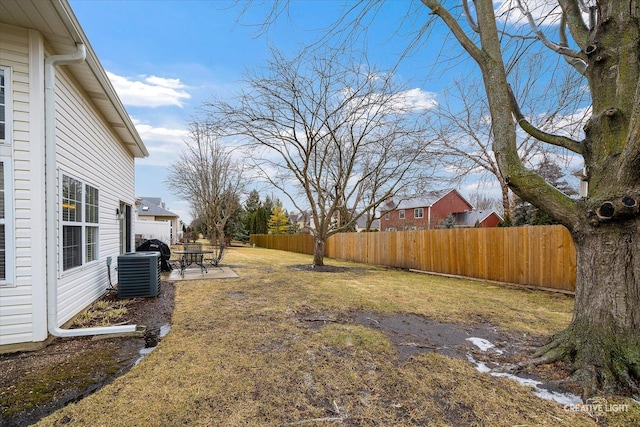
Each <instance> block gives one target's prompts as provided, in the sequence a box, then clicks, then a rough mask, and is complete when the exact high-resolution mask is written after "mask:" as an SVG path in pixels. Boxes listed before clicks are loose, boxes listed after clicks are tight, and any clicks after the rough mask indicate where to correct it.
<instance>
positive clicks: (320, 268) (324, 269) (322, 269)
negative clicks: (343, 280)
mask: <svg viewBox="0 0 640 427" xmlns="http://www.w3.org/2000/svg"><path fill="white" fill-rule="evenodd" d="M289 268H290V269H292V270H297V271H315V272H317V273H344V272H347V271H350V272H358V271H364V269H363V268H360V267H339V266H336V265H313V264H299V265H292V266H290V267H289Z"/></svg>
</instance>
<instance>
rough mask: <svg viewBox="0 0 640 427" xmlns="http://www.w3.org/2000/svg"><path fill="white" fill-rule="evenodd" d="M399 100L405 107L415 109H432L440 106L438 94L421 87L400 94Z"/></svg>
mask: <svg viewBox="0 0 640 427" xmlns="http://www.w3.org/2000/svg"><path fill="white" fill-rule="evenodd" d="M398 102H399V104H402V105H400V107H403V109H411V110H414V111H421V110H430V109H432V108H435V107H437V106H438V102H437V101H436V95H435V94H434V93H432V92H426V91H424V90H422V89H420V88H414V89H409V90H406V91H404V92H401V93H399V94H398Z"/></svg>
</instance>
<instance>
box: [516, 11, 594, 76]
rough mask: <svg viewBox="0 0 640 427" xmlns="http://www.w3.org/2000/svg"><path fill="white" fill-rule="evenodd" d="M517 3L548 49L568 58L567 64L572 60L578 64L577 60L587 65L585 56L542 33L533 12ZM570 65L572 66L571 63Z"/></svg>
mask: <svg viewBox="0 0 640 427" xmlns="http://www.w3.org/2000/svg"><path fill="white" fill-rule="evenodd" d="M517 2H518V8H519V9H520V12H521V13H522V14H523V15H524V16H525V17H526V18H527V21H528V22H529V26H530V27H531V29H532V30H533V32H534V33H535V34H536V36H537V37H538V40H540V41H541V42H542V43H543V44H544V45H545V46H546V47H548V48H549V49H551V50H552V51H554V52H557V53H559V54H561V55H563V56H564V57H567V58H568V59H567V62H569V61H570V60H571V61H573V62H576V60H577V61H582V62H583V63H585V64H586V62H585V55H584V54H583V53H582V52H578V51H575V50H573V49H569V47H568V44H566V43H563V44H557V43H554V42H552V41H550V40H549V39H547V37H546V36H545V35H544V33H543V32H542V31H540V28H538V24H536V22H535V20H534V19H533V16H531V12H530V11H529V9H527V8H526V7H524V5H523V4H522V1H521V0H517ZM563 20H564V17H563ZM560 27H561V28H562V27H563V25H561V26H560ZM561 33H562V30H561ZM565 38H566V35H565ZM569 63H570V64H571V62H569ZM572 65H573V64H572ZM585 67H586V65H585Z"/></svg>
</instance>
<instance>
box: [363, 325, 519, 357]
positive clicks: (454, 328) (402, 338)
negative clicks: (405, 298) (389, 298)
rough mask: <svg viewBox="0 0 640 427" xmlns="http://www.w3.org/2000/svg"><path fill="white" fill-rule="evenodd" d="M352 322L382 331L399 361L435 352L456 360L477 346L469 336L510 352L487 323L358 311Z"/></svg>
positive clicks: (498, 334)
mask: <svg viewBox="0 0 640 427" xmlns="http://www.w3.org/2000/svg"><path fill="white" fill-rule="evenodd" d="M352 321H353V322H354V323H356V324H358V325H362V326H366V327H369V328H374V329H380V330H382V331H383V332H385V333H386V334H387V335H388V336H389V339H390V341H391V342H392V344H393V345H394V347H395V348H396V350H397V352H398V355H399V358H400V360H407V359H408V358H409V357H411V356H414V355H416V354H420V353H425V352H437V353H440V354H444V355H446V356H449V357H455V358H458V359H465V360H466V358H467V356H466V355H467V353H469V352H470V351H475V349H476V348H477V347H476V346H474V344H473V343H472V342H471V341H469V340H468V339H469V338H482V339H484V340H487V341H489V342H491V343H492V344H494V345H495V346H496V347H495V349H496V350H499V351H502V352H505V351H506V352H508V351H513V349H511V348H508V347H510V346H509V344H508V342H507V341H506V339H505V337H504V336H502V335H501V334H500V333H499V332H498V329H497V328H496V327H494V326H492V325H489V324H487V323H479V324H474V325H459V324H456V323H442V322H436V321H434V320H430V319H427V318H425V317H422V316H417V315H414V314H401V315H384V316H383V315H376V314H371V313H357V314H354V315H353V317H352Z"/></svg>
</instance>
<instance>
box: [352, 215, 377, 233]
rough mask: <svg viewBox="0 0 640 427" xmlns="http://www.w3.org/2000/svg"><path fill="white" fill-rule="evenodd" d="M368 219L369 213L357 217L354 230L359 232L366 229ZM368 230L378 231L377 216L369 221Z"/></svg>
mask: <svg viewBox="0 0 640 427" xmlns="http://www.w3.org/2000/svg"><path fill="white" fill-rule="evenodd" d="M368 219H369V215H367V214H364V215H362V216H361V217H360V218H358V221H356V231H358V232H360V231H366V229H367V220H368ZM369 231H380V220H379V219H377V218H374V219H373V221H371V226H370V228H369Z"/></svg>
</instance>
